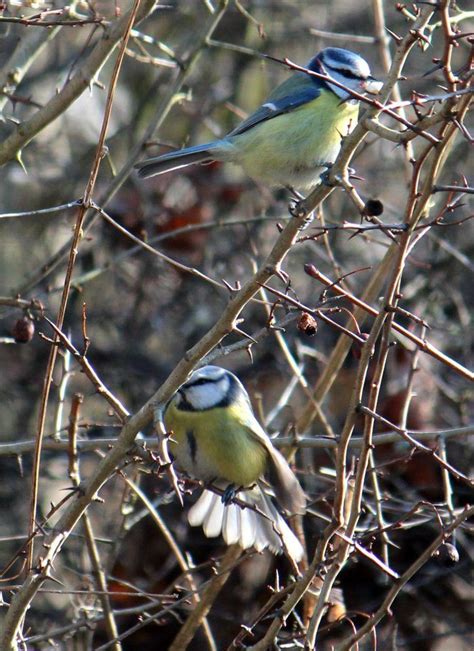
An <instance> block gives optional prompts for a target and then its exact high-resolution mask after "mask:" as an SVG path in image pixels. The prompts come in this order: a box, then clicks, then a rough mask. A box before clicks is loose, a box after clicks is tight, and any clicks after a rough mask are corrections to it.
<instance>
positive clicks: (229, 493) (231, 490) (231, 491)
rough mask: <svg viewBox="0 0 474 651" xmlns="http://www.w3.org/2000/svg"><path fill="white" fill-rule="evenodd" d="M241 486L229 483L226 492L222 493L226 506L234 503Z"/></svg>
mask: <svg viewBox="0 0 474 651" xmlns="http://www.w3.org/2000/svg"><path fill="white" fill-rule="evenodd" d="M240 488H241V487H237V486H234V485H233V484H229V486H227V488H226V489H225V491H224V493H223V494H222V498H221V499H222V503H223V504H224V505H225V506H229V504H232V502H233V501H234V498H235V497H236V495H237V493H238V492H239V490H240Z"/></svg>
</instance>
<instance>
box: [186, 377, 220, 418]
mask: <svg viewBox="0 0 474 651" xmlns="http://www.w3.org/2000/svg"><path fill="white" fill-rule="evenodd" d="M228 391H229V378H228V377H227V376H225V375H224V376H223V377H222V378H221V379H220V380H219V381H218V382H206V384H197V385H196V386H194V387H193V386H191V387H188V388H187V389H186V400H187V401H188V402H189V403H190V404H191V406H192V407H193V409H195V410H196V411H201V410H203V409H210V408H211V407H214V406H215V405H218V404H219V403H220V402H222V400H223V399H224V398H225V397H226V395H227V393H228Z"/></svg>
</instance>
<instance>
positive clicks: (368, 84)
mask: <svg viewBox="0 0 474 651" xmlns="http://www.w3.org/2000/svg"><path fill="white" fill-rule="evenodd" d="M382 86H383V82H382V81H377V79H374V78H373V77H368V78H367V79H366V80H365V81H364V83H363V84H362V87H363V88H364V90H365V91H367V92H368V93H370V94H371V95H378V94H379V93H380V91H381V90H382Z"/></svg>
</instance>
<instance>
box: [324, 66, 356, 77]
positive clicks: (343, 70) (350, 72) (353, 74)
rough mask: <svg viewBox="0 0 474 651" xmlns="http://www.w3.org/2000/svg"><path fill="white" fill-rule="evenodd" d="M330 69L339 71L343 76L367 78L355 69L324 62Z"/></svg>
mask: <svg viewBox="0 0 474 651" xmlns="http://www.w3.org/2000/svg"><path fill="white" fill-rule="evenodd" d="M324 65H325V66H326V68H327V69H328V70H331V71H333V72H337V73H338V74H339V75H342V76H343V77H347V78H348V79H361V80H362V79H365V77H363V76H362V75H361V74H357V73H356V72H354V71H353V70H348V69H347V68H334V67H333V66H330V65H328V64H327V63H325V64H324Z"/></svg>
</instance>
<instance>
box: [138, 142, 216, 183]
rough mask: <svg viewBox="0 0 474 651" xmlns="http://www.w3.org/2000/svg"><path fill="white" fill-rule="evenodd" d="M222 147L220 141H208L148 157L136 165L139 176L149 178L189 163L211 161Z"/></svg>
mask: <svg viewBox="0 0 474 651" xmlns="http://www.w3.org/2000/svg"><path fill="white" fill-rule="evenodd" d="M220 147H221V143H220V141H218V140H217V141H215V142H208V143H206V144H205V145H196V146H194V147H186V148H185V149H179V150H178V151H171V152H170V153H169V154H163V155H162V156H156V157H155V158H148V159H147V160H144V161H141V162H140V163H137V164H136V165H135V168H136V169H137V170H138V176H139V177H141V178H148V177H149V176H156V175H157V174H164V173H165V172H170V171H171V170H177V169H180V168H181V167H186V166H187V165H195V164H196V163H210V162H211V161H213V160H216V159H217V158H218V156H216V153H217V150H219V148H220Z"/></svg>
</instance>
